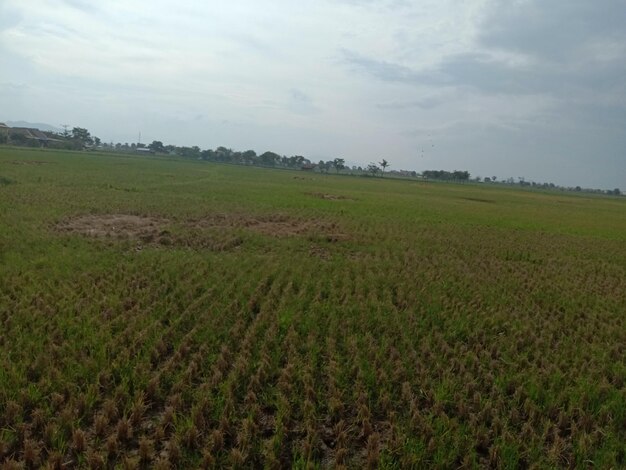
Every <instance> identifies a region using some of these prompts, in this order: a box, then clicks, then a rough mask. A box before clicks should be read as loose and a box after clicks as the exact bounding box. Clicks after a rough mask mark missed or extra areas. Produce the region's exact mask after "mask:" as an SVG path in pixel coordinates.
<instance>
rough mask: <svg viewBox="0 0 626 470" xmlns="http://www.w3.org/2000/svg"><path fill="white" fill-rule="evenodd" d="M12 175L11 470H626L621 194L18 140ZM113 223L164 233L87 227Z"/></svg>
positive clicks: (3, 308)
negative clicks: (124, 220)
mask: <svg viewBox="0 0 626 470" xmlns="http://www.w3.org/2000/svg"><path fill="white" fill-rule="evenodd" d="M301 178H304V179H301ZM0 182H2V183H0V324H1V328H0V350H2V352H3V354H2V355H0V463H4V464H6V465H7V466H9V468H10V465H11V464H12V463H14V464H16V465H17V464H18V463H22V464H24V465H27V466H31V467H37V466H41V465H49V466H54V465H57V464H59V462H61V463H68V464H69V465H71V466H78V467H87V466H93V467H110V468H112V467H115V466H122V465H126V466H130V467H131V468H133V467H139V468H152V467H156V468H168V467H169V466H174V465H178V466H181V467H189V466H194V467H195V466H204V467H216V468H220V467H224V466H235V467H237V466H239V467H246V468H248V467H261V466H265V467H268V468H274V467H288V466H295V467H297V468H306V467H308V466H311V465H312V466H314V467H321V468H326V467H334V466H338V467H340V466H345V467H348V468H363V467H368V466H369V467H371V468H376V467H377V466H380V467H382V468H407V467H411V466H413V467H424V466H437V467H442V468H450V467H457V466H464V467H483V466H490V465H491V466H500V467H516V466H517V467H525V466H530V465H537V466H539V467H572V466H577V467H587V466H590V465H593V464H595V465H596V466H597V467H602V468H604V467H607V468H609V467H614V468H618V467H623V466H624V465H626V455H625V449H624V445H623V443H624V442H626V392H625V390H626V382H625V381H626V359H625V357H626V356H625V354H624V352H625V351H624V345H625V344H626V321H625V312H626V249H625V248H624V247H625V246H626V245H625V244H624V242H625V241H626V210H625V209H626V201H625V200H624V199H622V198H613V197H597V196H594V197H589V196H584V195H576V194H562V193H542V192H533V191H517V190H513V189H510V188H499V187H491V186H487V185H484V186H483V185H447V184H429V183H422V182H413V181H400V180H391V179H389V180H387V179H380V178H378V179H371V178H349V177H341V176H333V175H319V174H310V173H304V172H292V171H273V170H269V169H261V168H246V167H240V166H231V165H214V164H206V163H202V162H193V161H180V160H175V159H167V158H145V157H133V156H119V155H107V154H97V153H81V152H77V153H72V152H57V151H45V150H23V149H12V148H0ZM7 182H9V183H10V184H8V183H7ZM326 196H329V197H326ZM111 214H117V215H126V216H128V215H134V216H139V217H137V218H135V219H133V220H140V221H141V220H147V219H146V218H147V217H149V218H150V220H152V221H157V222H153V223H154V224H156V225H152V226H147V224H148V222H146V226H145V227H144V226H134V225H131V226H130V227H129V228H128V231H127V232H124V233H121V232H120V227H119V226H118V227H117V228H116V227H113V228H110V227H105V229H104V230H103V231H102V233H101V234H100V235H98V236H97V237H94V236H89V234H88V233H82V232H81V231H80V230H74V231H73V229H72V227H73V226H72V225H71V224H72V222H73V221H76V220H80V219H79V218H80V217H85V216H87V215H89V216H90V218H87V219H83V220H89V221H91V220H93V221H95V222H94V223H97V222H98V220H99V217H101V218H102V221H103V220H107V219H106V218H105V216H110V215H111ZM142 218H143V219H142ZM102 223H104V222H102ZM116 223H117V222H116ZM61 227H65V228H67V227H69V228H68V229H63V230H61ZM100 228H102V227H100ZM81 230H83V229H81ZM83 232H84V230H83Z"/></svg>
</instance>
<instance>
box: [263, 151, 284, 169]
mask: <svg viewBox="0 0 626 470" xmlns="http://www.w3.org/2000/svg"><path fill="white" fill-rule="evenodd" d="M259 158H260V159H261V165H266V166H275V165H276V163H278V162H280V155H278V154H277V153H274V152H269V151H268V152H265V153H263V154H261V155H260V156H259Z"/></svg>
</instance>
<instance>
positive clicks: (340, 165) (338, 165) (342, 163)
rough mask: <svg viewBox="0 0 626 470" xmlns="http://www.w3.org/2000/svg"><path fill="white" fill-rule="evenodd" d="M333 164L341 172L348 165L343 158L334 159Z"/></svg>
mask: <svg viewBox="0 0 626 470" xmlns="http://www.w3.org/2000/svg"><path fill="white" fill-rule="evenodd" d="M333 166H334V167H335V171H336V172H337V173H339V171H340V170H343V169H344V168H345V167H346V161H345V160H344V159H343V158H335V159H334V160H333Z"/></svg>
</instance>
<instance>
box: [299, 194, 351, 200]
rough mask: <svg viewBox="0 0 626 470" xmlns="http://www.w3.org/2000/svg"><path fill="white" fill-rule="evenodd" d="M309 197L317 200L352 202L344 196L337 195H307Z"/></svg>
mask: <svg viewBox="0 0 626 470" xmlns="http://www.w3.org/2000/svg"><path fill="white" fill-rule="evenodd" d="M307 194H308V195H309V196H313V197H316V198H318V199H326V200H327V201H352V200H353V199H350V198H349V197H346V196H340V195H337V194H328V193H307Z"/></svg>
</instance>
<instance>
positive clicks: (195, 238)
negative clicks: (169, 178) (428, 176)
mask: <svg viewBox="0 0 626 470" xmlns="http://www.w3.org/2000/svg"><path fill="white" fill-rule="evenodd" d="M169 224H170V221H169V220H168V219H165V218H158V217H150V216H141V215H130V214H98V215H81V216H77V217H73V218H67V219H65V220H63V221H61V222H59V223H58V224H57V225H56V226H55V229H56V230H57V231H58V232H61V233H68V234H79V235H84V236H87V237H92V238H98V239H117V240H125V239H136V240H139V241H141V242H143V243H156V244H159V245H185V246H191V247H203V248H207V247H212V248H220V247H221V249H228V248H233V247H236V246H238V245H240V244H241V242H242V241H241V239H240V238H239V237H237V236H235V235H236V233H235V232H234V230H236V229H245V230H250V231H253V232H256V233H260V234H262V235H266V236H271V237H277V238H284V237H293V236H306V237H307V238H308V239H309V240H312V241H324V242H330V243H333V242H338V241H341V240H344V239H346V238H347V237H346V236H345V234H343V233H342V232H341V231H340V230H339V228H338V226H337V224H335V223H332V222H325V221H320V220H315V219H301V218H293V217H289V216H287V215H283V214H269V215H260V216H251V215H244V214H232V213H225V214H213V215H210V216H206V217H202V218H200V219H194V220H188V221H185V222H183V223H182V224H181V225H182V226H183V227H184V228H186V229H187V230H186V231H185V233H183V234H182V235H179V236H173V235H172V234H171V233H170V232H169V231H168V230H166V227H167V226H168V225H169ZM207 229H209V230H211V232H214V233H210V234H209V233H207V232H206V230H207ZM212 229H213V230H212ZM215 229H217V230H215ZM233 237H234V238H233Z"/></svg>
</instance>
